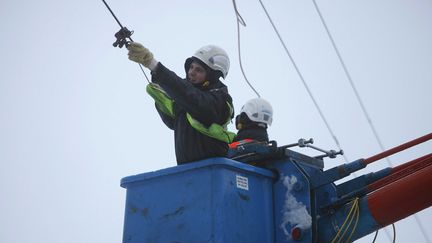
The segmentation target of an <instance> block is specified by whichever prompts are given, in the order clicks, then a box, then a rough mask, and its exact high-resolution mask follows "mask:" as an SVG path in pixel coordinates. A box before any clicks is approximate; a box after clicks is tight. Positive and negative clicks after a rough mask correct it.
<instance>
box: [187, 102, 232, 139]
mask: <svg viewBox="0 0 432 243" xmlns="http://www.w3.org/2000/svg"><path fill="white" fill-rule="evenodd" d="M228 106H229V107H230V108H231V106H230V105H228ZM230 110H232V109H230ZM186 117H187V119H188V122H189V124H190V125H191V126H192V127H193V128H195V129H196V130H198V131H199V132H200V133H202V134H204V135H207V136H209V137H211V138H214V139H217V140H220V141H223V142H226V143H231V142H232V141H233V140H234V137H235V136H236V134H235V133H233V132H230V131H228V130H227V128H226V125H227V124H228V123H229V121H230V120H231V119H230V118H231V116H230V117H229V118H228V121H227V122H226V123H225V125H224V126H221V125H219V124H217V123H212V124H211V125H210V127H206V126H204V125H203V124H202V123H201V122H199V121H197V120H195V119H194V118H193V117H192V116H191V115H190V114H189V113H186Z"/></svg>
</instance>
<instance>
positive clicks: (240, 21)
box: [232, 0, 261, 98]
mask: <svg viewBox="0 0 432 243" xmlns="http://www.w3.org/2000/svg"><path fill="white" fill-rule="evenodd" d="M232 2H233V5H234V12H235V14H236V18H237V50H238V57H239V64H240V70H241V72H242V74H243V77H244V79H245V80H246V83H247V84H248V85H249V87H250V88H251V89H252V90H253V92H255V94H256V95H257V96H258V98H260V97H261V96H260V94H259V93H258V91H256V89H255V88H254V87H253V86H252V84H251V83H250V82H249V80H248V78H247V77H246V74H245V71H244V69H243V64H242V58H241V51H240V49H241V42H240V24H241V25H243V26H244V27H246V22H245V21H244V19H243V17H242V16H241V15H240V13H239V11H238V9H237V4H236V1H235V0H233V1H232Z"/></svg>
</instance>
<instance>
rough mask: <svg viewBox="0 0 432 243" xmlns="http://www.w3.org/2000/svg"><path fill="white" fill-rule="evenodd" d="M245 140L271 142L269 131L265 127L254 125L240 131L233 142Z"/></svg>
mask: <svg viewBox="0 0 432 243" xmlns="http://www.w3.org/2000/svg"><path fill="white" fill-rule="evenodd" d="M243 139H252V140H254V141H257V142H268V141H269V138H268V134H267V129H266V128H264V127H260V126H253V125H251V126H248V127H246V128H242V129H240V130H239V131H238V133H237V136H236V137H235V138H234V141H233V142H237V141H241V140H243Z"/></svg>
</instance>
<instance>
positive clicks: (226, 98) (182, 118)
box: [152, 63, 233, 164]
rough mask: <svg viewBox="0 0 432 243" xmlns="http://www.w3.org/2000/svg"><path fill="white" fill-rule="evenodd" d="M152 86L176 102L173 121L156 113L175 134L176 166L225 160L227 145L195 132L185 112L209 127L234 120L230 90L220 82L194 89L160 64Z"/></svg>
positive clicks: (195, 86)
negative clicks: (231, 112) (210, 160)
mask: <svg viewBox="0 0 432 243" xmlns="http://www.w3.org/2000/svg"><path fill="white" fill-rule="evenodd" d="M152 82H154V83H157V84H159V85H160V87H162V89H164V91H165V92H166V93H167V94H168V96H169V97H170V98H171V99H172V100H174V114H175V117H174V118H171V117H169V116H167V115H166V114H165V113H163V112H161V111H160V110H159V109H158V108H157V107H156V109H157V111H158V113H159V115H160V117H161V118H162V121H163V122H164V123H165V125H167V126H168V127H169V128H170V129H172V130H174V143H175V152H176V158H177V164H185V163H189V162H193V161H196V160H201V159H205V158H210V157H225V156H226V154H227V151H228V144H227V143H225V142H222V141H219V140H216V139H214V138H211V137H208V136H206V135H204V134H202V133H200V132H199V131H198V130H196V129H195V128H193V127H192V126H191V125H190V124H189V122H188V121H187V118H186V112H187V113H189V114H190V115H191V116H192V117H193V118H194V119H195V120H197V121H199V122H200V123H202V124H203V125H205V126H207V127H208V126H210V125H211V124H213V123H218V124H220V125H223V124H225V123H226V122H227V120H228V119H231V118H232V114H230V109H229V107H228V104H227V102H228V103H229V104H230V105H231V107H233V105H232V98H231V96H230V95H229V94H228V89H227V87H226V86H225V85H224V84H223V83H222V82H220V81H219V80H213V81H212V82H210V84H209V85H208V86H206V87H203V86H201V85H199V86H197V85H194V84H192V83H190V82H189V81H187V80H186V79H182V78H180V77H178V76H177V75H176V74H175V73H174V72H172V71H170V70H169V69H167V68H166V67H165V66H163V65H162V64H161V63H159V64H158V66H157V67H156V69H155V71H153V72H152Z"/></svg>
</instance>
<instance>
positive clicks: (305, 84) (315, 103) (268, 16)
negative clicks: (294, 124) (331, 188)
mask: <svg viewBox="0 0 432 243" xmlns="http://www.w3.org/2000/svg"><path fill="white" fill-rule="evenodd" d="M259 2H260V4H261V7H262V8H263V10H264V12H265V14H266V16H267V18H268V20H269V21H270V24H271V25H272V27H273V30H274V31H275V33H276V35H277V36H278V38H279V41H280V42H281V44H282V46H283V48H284V50H285V53H286V54H287V55H288V57H289V59H290V60H291V63H292V64H293V66H294V69H295V70H296V72H297V75H298V76H299V78H300V80H301V81H302V83H303V86H304V87H305V89H306V91H307V93H308V94H309V97H310V98H311V100H312V102H313V104H314V105H315V108H316V109H317V111H318V113H319V115H320V117H321V119H322V120H323V122H324V124H325V126H326V127H327V130H328V131H329V133H330V135H331V137H332V138H333V140H334V142H335V144H336V146H337V147H338V149H339V150H342V148H341V146H340V143H339V140H338V139H337V137H336V134H335V133H334V132H333V129H332V128H331V127H330V124H329V122H328V121H327V119H326V117H325V116H324V113H323V112H322V110H321V108H320V106H319V105H318V102H317V101H316V99H315V97H314V95H313V94H312V91H311V89H310V88H309V85H308V84H307V83H306V80H305V79H304V77H303V75H302V74H301V72H300V70H299V68H298V66H297V64H296V62H295V61H294V58H293V57H292V55H291V53H290V51H289V50H288V48H287V46H286V44H285V42H284V40H283V39H282V37H281V35H280V34H279V31H278V29H277V27H276V25H275V24H274V22H273V20H272V18H271V17H270V14H269V13H268V11H267V9H266V7H265V6H264V4H263V2H262V1H261V0H259ZM342 156H343V157H344V159H345V161H348V158H347V157H346V155H344V154H343V155H342Z"/></svg>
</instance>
